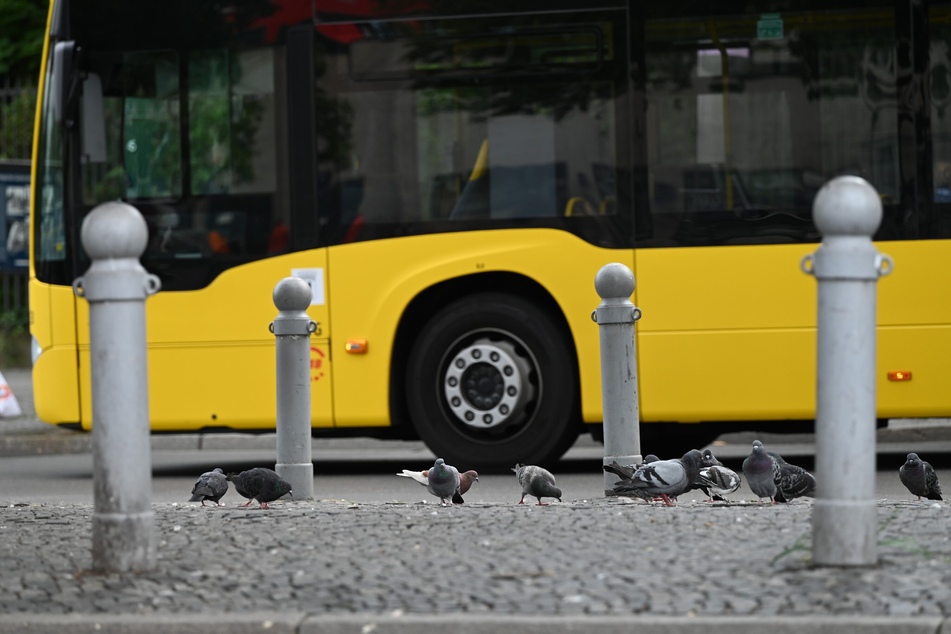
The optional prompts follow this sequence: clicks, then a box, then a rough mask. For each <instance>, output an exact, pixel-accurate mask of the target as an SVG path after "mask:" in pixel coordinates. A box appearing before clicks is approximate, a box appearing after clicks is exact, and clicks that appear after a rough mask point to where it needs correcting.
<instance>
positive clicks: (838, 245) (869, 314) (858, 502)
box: [802, 176, 892, 566]
mask: <svg viewBox="0 0 951 634" xmlns="http://www.w3.org/2000/svg"><path fill="white" fill-rule="evenodd" d="M813 220H814V222H815V224H816V227H817V228H818V229H819V232H820V233H821V234H822V245H821V246H820V247H819V249H818V250H817V251H816V252H815V254H812V255H807V256H806V257H805V258H803V261H802V268H803V270H804V271H805V272H806V273H809V274H811V275H814V276H815V278H816V280H817V281H818V286H819V300H818V322H817V369H816V501H815V504H814V506H813V512H812V556H813V561H814V562H815V563H816V564H817V565H820V566H821V565H826V566H868V565H874V564H875V563H876V562H877V558H878V555H877V545H876V537H875V535H876V525H877V518H876V502H875V368H876V359H875V337H876V333H875V325H876V314H875V310H876V297H875V293H876V283H877V282H878V278H879V277H880V276H882V275H886V274H888V273H890V272H891V270H892V261H891V258H889V257H888V256H887V255H881V254H879V253H878V251H876V249H875V246H874V245H873V244H872V235H873V234H874V233H875V231H876V230H877V229H878V226H879V224H881V221H882V203H881V199H880V198H879V196H878V193H877V192H876V191H875V189H874V188H873V187H872V186H871V185H869V184H868V183H867V182H866V181H865V180H863V179H861V178H859V177H857V176H840V177H838V178H835V179H833V180H831V181H829V182H828V183H826V184H825V185H824V186H823V187H822V189H821V190H820V191H819V193H818V195H817V196H816V200H815V202H814V203H813Z"/></svg>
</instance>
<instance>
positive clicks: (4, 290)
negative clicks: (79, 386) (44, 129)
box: [0, 75, 36, 325]
mask: <svg viewBox="0 0 951 634" xmlns="http://www.w3.org/2000/svg"><path fill="white" fill-rule="evenodd" d="M35 110H36V85H35V84H34V83H33V82H26V81H24V80H23V79H20V78H16V77H10V76H9V75H0V160H2V161H10V160H13V161H22V160H25V161H29V160H30V153H31V150H32V145H33V118H34V113H35ZM27 305H28V301H27V272H26V271H25V270H23V269H19V268H18V269H12V268H4V267H3V266H2V265H0V311H2V314H4V315H8V316H12V318H13V319H21V320H22V321H23V323H24V325H25V323H26V321H25V320H26V311H27ZM10 318H11V317H8V319H10Z"/></svg>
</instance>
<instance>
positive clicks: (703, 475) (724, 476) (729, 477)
mask: <svg viewBox="0 0 951 634" xmlns="http://www.w3.org/2000/svg"><path fill="white" fill-rule="evenodd" d="M694 485H695V486H696V487H697V488H698V489H700V490H701V491H703V492H704V493H705V494H706V496H707V497H708V498H710V501H711V502H712V501H714V500H720V501H721V502H725V501H726V498H724V497H723V496H724V495H726V494H728V493H733V492H734V491H736V490H737V489H739V488H740V476H739V474H738V473H737V472H736V471H734V470H733V469H730V468H728V467H724V466H723V465H719V466H717V465H710V466H709V467H701V468H700V474H699V475H698V476H697V481H696V482H695V483H694Z"/></svg>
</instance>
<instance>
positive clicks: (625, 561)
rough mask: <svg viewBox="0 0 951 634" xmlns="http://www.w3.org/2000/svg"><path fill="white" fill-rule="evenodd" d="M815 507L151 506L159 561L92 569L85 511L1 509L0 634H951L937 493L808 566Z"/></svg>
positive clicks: (947, 518)
mask: <svg viewBox="0 0 951 634" xmlns="http://www.w3.org/2000/svg"><path fill="white" fill-rule="evenodd" d="M811 509H812V502H811V501H801V500H797V501H795V502H794V503H792V504H789V505H763V506H760V505H757V504H749V503H746V504H744V503H738V504H731V505H710V504H707V503H703V502H691V503H687V504H684V505H682V506H678V507H673V508H665V507H663V506H662V505H657V506H648V505H646V504H644V503H641V502H637V503H625V502H624V501H622V500H604V499H600V500H578V501H572V502H567V503H564V504H554V505H551V506H548V507H538V506H534V505H526V506H518V505H515V504H507V505H465V506H456V507H451V508H442V507H439V506H437V505H434V504H385V503H374V504H353V503H347V502H303V501H301V502H278V503H273V508H272V509H271V510H267V511H265V510H259V509H254V508H247V509H246V508H240V507H232V506H228V507H220V508H219V507H206V508H202V507H201V506H199V505H197V504H164V505H154V506H153V510H154V513H155V526H156V533H157V539H156V544H157V555H158V556H157V562H156V566H155V568H154V569H153V570H150V571H145V572H140V573H136V574H116V575H100V574H96V573H93V572H90V571H89V568H90V566H91V516H92V509H91V508H89V507H85V506H51V505H49V506H48V505H31V506H19V507H5V508H0V531H2V533H3V540H0V560H2V562H3V566H2V568H0V589H2V592H0V613H3V614H4V618H3V620H2V621H0V634H4V633H7V632H10V633H12V632H42V633H46V632H49V633H51V634H52V633H54V632H55V633H56V634H60V633H61V632H62V630H63V628H67V631H69V632H83V631H89V632H93V631H95V632H152V631H162V632H211V633H217V632H222V633H224V632H252V631H253V632H261V631H267V632H314V633H317V632H353V633H358V632H359V633H361V634H370V633H374V634H375V633H384V632H393V633H406V634H409V633H414V634H415V633H423V632H427V633H430V632H432V631H433V629H434V628H438V629H440V630H443V631H449V632H453V634H456V633H458V632H473V633H476V632H478V633H481V632H486V633H488V632H493V633H494V632H499V631H526V632H539V633H541V632H546V633H556V634H557V633H560V632H595V633H597V634H606V633H612V632H618V633H620V632H637V633H638V634H653V633H662V632H663V633H675V634H676V633H681V632H683V633H687V632H695V633H697V634H699V633H700V632H701V631H702V632H705V633H709V632H713V633H714V634H716V633H720V632H724V633H725V632H731V633H735V632H740V633H747V632H748V633H750V634H752V633H754V632H756V633H762V632H767V631H768V632H770V634H784V633H786V632H789V633H792V632H856V631H859V628H861V631H872V632H883V633H884V632H886V631H887V632H889V634H894V633H895V632H902V633H904V632H929V633H938V632H943V633H944V634H949V633H951V622H949V620H948V618H947V617H948V616H949V615H951V566H949V563H951V541H949V539H948V533H949V531H948V527H949V522H951V507H949V506H948V505H946V504H934V503H930V502H926V501H923V502H914V501H906V502H887V503H885V502H883V503H881V504H880V506H879V529H880V530H879V538H878V552H879V559H880V563H879V565H877V566H874V567H869V568H858V569H837V568H813V567H812V566H811V565H810V561H809V552H810V543H811V526H810V517H811Z"/></svg>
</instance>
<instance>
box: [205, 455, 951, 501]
mask: <svg viewBox="0 0 951 634" xmlns="http://www.w3.org/2000/svg"><path fill="white" fill-rule="evenodd" d="M604 470H605V471H608V472H610V473H613V474H614V475H616V476H617V477H618V481H617V482H616V483H615V484H614V493H615V494H617V495H623V496H634V497H638V498H641V499H643V500H645V501H647V502H648V503H651V502H653V501H655V500H659V501H663V502H664V504H665V505H666V506H672V502H673V501H676V500H677V497H678V496H680V495H683V494H684V493H687V492H688V491H692V490H697V489H699V490H701V491H703V493H704V494H705V495H706V496H707V497H708V498H710V501H711V502H712V501H714V500H720V501H725V500H726V498H725V497H724V496H726V495H729V494H730V493H733V492H735V491H736V490H737V489H739V488H740V482H741V478H740V475H739V474H738V473H736V472H735V471H733V470H732V469H730V468H728V467H726V466H724V465H723V463H722V462H720V461H719V460H717V459H716V457H715V456H714V455H713V452H712V451H711V450H710V449H704V450H703V451H702V452H701V451H698V450H697V449H691V450H690V451H688V452H687V453H686V454H684V455H683V456H682V457H680V458H675V459H671V460H660V459H658V458H657V456H655V455H653V454H650V455H647V456H646V457H645V458H644V461H643V462H642V463H641V464H639V465H635V466H627V465H621V464H618V463H617V462H616V461H615V462H612V463H611V464H609V465H604ZM512 471H514V472H515V477H516V478H517V480H518V483H519V485H520V486H521V488H522V497H521V499H520V500H519V501H518V503H519V504H524V503H525V496H526V495H528V496H532V497H534V498H535V499H536V500H537V502H538V505H539V506H544V505H545V503H544V502H542V498H552V499H555V500H559V501H560V500H561V489H559V488H558V487H557V486H556V484H555V476H553V475H552V474H551V472H550V471H548V470H547V469H543V468H542V467H539V466H536V465H523V464H516V465H515V467H514V468H513V469H512ZM396 475H398V476H401V477H404V478H411V479H413V480H415V481H416V482H418V483H419V484H421V485H423V486H424V487H426V490H427V491H429V492H430V493H431V494H433V495H434V496H436V497H438V498H439V500H440V503H441V504H443V505H452V504H462V503H464V500H463V497H462V496H463V495H464V494H466V493H467V492H468V491H469V489H470V488H471V487H472V485H473V483H475V482H478V481H479V474H478V473H477V472H475V471H465V472H461V473H460V472H459V470H458V469H456V468H455V467H453V466H452V465H448V464H446V461H445V460H443V459H442V458H436V461H435V462H434V463H433V466H432V467H430V468H429V469H426V470H425V471H410V470H408V469H403V471H402V473H397V474H396ZM743 475H744V476H745V477H746V482H747V485H748V486H749V487H750V490H751V491H752V492H753V493H754V494H755V495H756V496H757V497H758V498H759V500H760V503H762V502H763V500H764V499H769V500H770V502H772V503H774V504H775V503H777V502H784V503H785V502H789V501H791V500H794V499H796V498H798V497H804V496H805V497H813V496H814V495H815V491H816V479H815V478H814V477H813V475H812V474H811V473H809V472H808V471H806V470H805V469H803V468H802V467H799V466H796V465H794V464H790V463H789V462H787V461H786V460H784V459H783V457H782V456H780V455H779V454H778V453H776V452H773V451H767V450H766V448H765V447H764V446H763V443H761V442H760V441H758V440H754V441H753V449H752V451H751V452H750V455H749V456H748V457H747V458H746V459H744V460H743ZM898 475H899V478H900V479H901V482H902V484H904V485H905V487H906V488H907V489H908V490H909V491H910V492H911V493H912V494H913V495H916V496H918V499H919V500H920V499H921V498H922V497H924V498H927V499H929V500H941V499H942V498H941V485H940V484H938V476H937V475H936V474H935V471H934V469H933V468H932V466H931V465H930V464H929V463H927V462H925V461H924V460H922V459H921V458H919V457H918V454H915V453H910V454H908V457H907V459H906V461H905V463H904V464H903V465H902V466H901V468H900V469H899V471H898ZM228 482H233V483H234V488H235V490H236V491H237V492H238V494H239V495H241V496H242V497H245V498H247V500H248V501H247V502H245V503H244V504H243V505H242V506H248V505H249V504H251V502H254V501H256V502H258V504H260V506H261V508H268V502H272V501H274V500H276V499H278V498H280V497H283V496H284V495H287V494H290V493H291V485H290V484H289V483H288V482H287V481H285V480H283V479H282V478H281V477H280V476H279V475H278V474H277V473H275V472H274V471H272V470H271V469H267V468H264V467H255V468H254V469H249V470H247V471H242V472H241V473H228V474H225V473H224V472H223V471H222V470H221V469H214V470H213V471H208V472H206V473H203V474H201V476H200V477H199V478H198V481H197V482H196V483H195V486H194V488H193V489H192V497H191V498H190V499H189V502H201V505H202V506H204V505H205V502H206V501H210V502H214V503H215V504H216V505H219V506H220V505H221V502H220V500H221V498H222V496H224V494H225V493H227V492H228Z"/></svg>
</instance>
